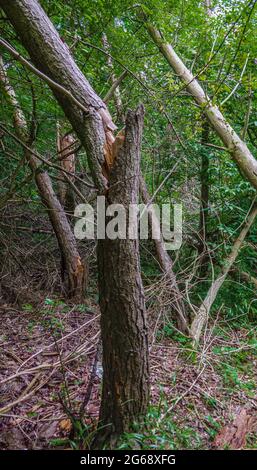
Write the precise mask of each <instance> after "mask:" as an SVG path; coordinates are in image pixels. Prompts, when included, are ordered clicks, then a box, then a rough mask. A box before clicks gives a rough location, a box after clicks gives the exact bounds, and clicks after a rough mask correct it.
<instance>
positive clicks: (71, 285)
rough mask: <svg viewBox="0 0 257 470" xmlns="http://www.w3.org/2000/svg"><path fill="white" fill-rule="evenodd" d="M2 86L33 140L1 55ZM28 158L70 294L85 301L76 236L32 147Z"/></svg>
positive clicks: (19, 130)
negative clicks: (59, 255) (54, 235)
mask: <svg viewBox="0 0 257 470" xmlns="http://www.w3.org/2000/svg"><path fill="white" fill-rule="evenodd" d="M0 85H1V86H2V88H3V90H4V94H5V96H6V99H7V101H8V102H9V104H10V105H11V107H12V110H13V120H14V128H15V131H16V134H17V136H18V137H19V138H20V140H21V141H23V142H24V143H26V142H28V140H29V132H28V127H27V122H26V118H25V116H24V113H23V111H22V109H21V107H20V105H19V102H18V100H17V98H16V94H15V91H14V89H13V88H12V85H11V83H10V81H9V78H8V76H7V73H6V71H5V68H4V64H3V61H2V58H1V57H0ZM25 156H26V160H27V161H28V163H29V166H30V168H31V169H32V171H33V172H34V174H35V181H36V185H37V188H38V192H39V194H40V196H41V199H42V201H43V203H44V204H45V206H46V207H47V211H48V215H49V218H50V221H51V223H52V226H53V229H54V232H55V234H56V237H57V240H58V244H59V248H60V253H61V260H62V278H63V281H64V287H65V290H66V295H67V296H68V297H69V298H72V299H73V300H74V301H78V302H81V301H82V299H83V298H84V294H85V288H86V281H87V272H86V268H85V265H84V263H83V262H82V260H81V257H80V254H79V252H78V249H77V243H76V239H75V237H74V234H73V232H72V230H71V227H70V224H69V222H68V220H67V217H66V214H65V212H64V210H63V207H62V206H61V204H60V202H59V200H58V198H57V196H56V194H55V192H54V190H53V187H52V182H51V179H50V177H49V175H48V173H47V172H46V171H42V170H40V162H38V161H37V159H36V157H34V155H33V154H32V153H30V152H29V151H28V150H26V151H25Z"/></svg>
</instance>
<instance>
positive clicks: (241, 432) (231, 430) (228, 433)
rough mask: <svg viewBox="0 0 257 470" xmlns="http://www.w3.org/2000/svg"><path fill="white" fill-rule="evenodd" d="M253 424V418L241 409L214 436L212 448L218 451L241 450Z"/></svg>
mask: <svg viewBox="0 0 257 470" xmlns="http://www.w3.org/2000/svg"><path fill="white" fill-rule="evenodd" d="M253 424H254V420H253V417H252V416H251V415H250V414H249V412H248V413H247V411H246V409H245V408H243V409H241V410H240V411H239V413H238V414H237V415H236V417H235V419H234V421H233V422H232V423H231V424H228V425H226V426H224V428H222V430H221V431H220V433H219V434H218V435H217V436H216V438H215V440H214V443H213V447H215V448H218V449H224V448H230V449H242V448H244V447H245V445H246V436H247V434H248V433H249V432H250V431H251V429H252V427H253Z"/></svg>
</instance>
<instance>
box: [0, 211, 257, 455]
mask: <svg viewBox="0 0 257 470" xmlns="http://www.w3.org/2000/svg"><path fill="white" fill-rule="evenodd" d="M14 215H15V214H14V213H13V209H12V210H11V212H10V213H9V212H8V211H6V212H5V219H3V218H2V226H1V231H0V241H1V242H2V245H3V249H2V251H1V259H0V265H1V276H0V277H1V290H0V298H1V300H0V348H1V356H0V415H1V416H0V448H1V449H44V448H51V449H56V448H60V447H61V448H69V449H70V448H87V446H88V439H90V436H91V437H92V435H93V434H94V431H95V427H96V423H97V416H98V412H99V405H100V394H101V375H102V371H101V366H100V360H99V363H98V366H97V369H96V374H95V376H94V377H93V381H92V383H93V387H92V391H91V394H90V399H89V401H88V403H86V404H85V409H84V413H83V415H84V423H85V426H84V428H83V429H80V430H79V432H78V433H77V434H76V436H71V419H73V418H74V417H77V415H78V413H79V411H80V409H81V405H82V403H83V401H84V400H85V396H87V395H88V392H89V388H88V385H89V383H90V377H91V370H92V366H93V363H94V361H95V355H96V350H97V344H98V340H99V315H100V312H99V307H98V294H97V287H96V277H97V276H96V262H95V246H94V243H93V244H89V245H88V246H87V247H86V254H85V256H86V258H87V259H88V260H89V265H90V286H89V289H88V291H87V299H86V301H85V302H84V303H83V304H82V305H70V304H67V303H65V301H63V300H60V298H58V297H57V296H56V292H58V291H59V292H60V279H59V274H58V273H59V259H58V247H57V245H56V242H55V239H54V237H53V234H52V233H51V227H49V223H48V222H47V221H46V219H43V218H42V216H39V215H37V206H35V211H34V212H33V213H24V212H23V211H22V210H21V209H20V210H19V209H17V214H16V215H15V216H14ZM30 227H35V228H36V229H35V233H34V232H31V229H30ZM38 228H40V230H39V229H38ZM6 231H7V232H6ZM6 240H8V243H7V242H6ZM80 248H82V249H83V246H82V247H80ZM143 277H144V283H145V287H146V299H147V306H148V319H149V332H150V337H149V344H150V370H151V405H150V407H149V411H148V414H147V416H146V419H145V422H144V426H143V427H142V426H141V427H140V426H138V427H135V429H134V432H133V433H131V434H129V435H125V436H123V439H122V441H121V444H120V447H121V448H131V449H135V448H143V449H149V448H156V449H209V448H217V447H222V448H224V447H226V446H227V447H229V443H226V439H227V438H228V436H227V437H226V439H225V441H224V442H222V436H223V437H224V430H225V431H226V430H229V429H230V430H231V429H232V434H233V433H234V437H236V438H237V439H238V432H239V434H241V435H240V436H239V441H240V440H241V441H240V442H239V444H238V443H237V444H238V445H237V447H239V446H240V447H243V448H257V445H256V442H257V439H256V437H257V434H256V424H257V420H256V409H257V398H256V380H257V356H256V351H257V339H256V327H254V323H253V321H252V319H251V318H248V317H247V314H246V315H245V316H244V317H243V319H242V318H237V317H236V318H230V319H228V318H227V317H226V315H222V311H221V312H219V315H218V319H216V320H215V322H214V321H213V320H211V321H210V323H209V324H208V329H207V330H206V331H205V334H204V337H203V338H202V341H201V344H200V346H199V349H198V350H197V351H195V350H193V349H192V345H191V342H190V340H189V339H188V338H186V337H185V336H183V335H181V334H180V333H178V332H177V331H176V329H175V328H174V325H173V323H172V322H171V321H170V318H169V315H170V313H169V312H170V294H169V292H168V291H167V289H166V286H165V282H164V281H163V279H160V277H159V278H158V276H157V280H156V278H154V279H152V278H151V275H150V277H149V273H148V275H146V271H145V273H143ZM166 291H167V292H166ZM165 296H166V297H165ZM167 298H168V301H167ZM213 318H215V315H213ZM236 417H239V421H240V420H241V424H240V426H241V430H239V431H238V427H237V425H235V426H234V423H235V421H234V420H235V419H237V418H236ZM241 418H242V419H241ZM233 426H234V427H233ZM240 426H239V427H240ZM228 434H229V433H228ZM227 440H228V439H227Z"/></svg>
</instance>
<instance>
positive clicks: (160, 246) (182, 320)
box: [102, 33, 189, 333]
mask: <svg viewBox="0 0 257 470" xmlns="http://www.w3.org/2000/svg"><path fill="white" fill-rule="evenodd" d="M102 41H103V45H104V48H105V50H106V52H109V48H110V46H109V42H108V39H107V36H106V34H105V33H104V34H103V36H102ZM107 63H108V66H109V68H110V71H111V78H112V83H113V84H114V83H117V79H116V76H115V72H114V67H113V61H112V58H111V57H110V56H109V55H108V61H107ZM114 101H115V107H116V111H117V116H118V118H119V119H120V121H121V122H122V123H123V124H124V114H123V107H122V99H121V94H120V89H119V86H116V88H115V91H114ZM139 191H140V194H141V197H142V200H143V202H144V204H146V206H148V205H149V204H150V203H151V198H150V195H149V194H148V191H147V186H146V182H145V180H144V177H143V175H142V173H141V172H140V184H139ZM149 223H150V226H151V229H152V233H154V230H155V227H158V226H159V221H158V220H157V216H156V214H155V212H154V210H152V211H150V212H149ZM156 233H157V231H156ZM154 244H155V248H156V254H157V259H158V262H159V266H160V268H161V270H162V272H163V273H164V275H165V276H166V278H167V280H169V287H170V288H171V292H172V302H173V306H174V313H175V319H176V321H177V326H178V329H179V330H180V331H181V332H182V333H188V331H189V328H188V324H187V314H186V309H185V305H184V301H183V297H182V294H181V292H180V290H179V287H178V284H177V280H176V275H175V273H174V271H173V266H172V260H171V258H170V256H169V254H168V253H167V250H166V249H165V246H164V240H163V238H162V236H161V235H160V239H157V238H155V239H154Z"/></svg>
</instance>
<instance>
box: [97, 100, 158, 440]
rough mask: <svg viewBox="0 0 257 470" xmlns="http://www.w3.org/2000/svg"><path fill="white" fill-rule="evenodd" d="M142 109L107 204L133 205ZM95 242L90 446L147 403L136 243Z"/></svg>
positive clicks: (120, 428) (129, 124) (129, 123)
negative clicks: (96, 387) (95, 364)
mask: <svg viewBox="0 0 257 470" xmlns="http://www.w3.org/2000/svg"><path fill="white" fill-rule="evenodd" d="M142 127H143V107H142V106H140V107H139V108H138V109H137V110H136V112H132V111H129V112H128V115H127V119H126V131H125V140H124V144H123V146H122V147H121V149H120V151H119V153H118V155H117V157H116V160H115V162H114V165H113V169H112V171H111V174H110V190H109V192H108V196H107V204H108V205H110V204H122V205H123V206H124V207H125V209H126V216H127V217H128V211H129V204H137V203H138V192H139V171H140V166H139V163H140V146H141V137H142ZM126 235H127V236H126V239H118V238H117V239H115V240H110V239H107V240H100V241H99V242H98V264H99V288H100V305H101V311H102V316H101V332H102V342H103V371H104V376H103V391H102V401H101V410H100V421H99V431H98V435H97V437H96V441H95V443H94V445H95V446H96V447H99V446H101V443H102V442H104V443H105V444H106V442H107V441H109V442H110V443H111V445H114V443H115V440H116V439H117V437H118V436H119V435H120V434H121V433H123V432H126V431H129V430H130V427H131V423H132V422H133V421H135V420H138V419H140V417H141V416H142V415H143V414H144V413H145V412H146V409H147V404H148V397H149V377H148V346H147V326H146V315H145V300H144V292H143V286H142V280H141V274H140V263H139V244H138V240H130V239H129V237H128V227H127V233H126Z"/></svg>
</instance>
